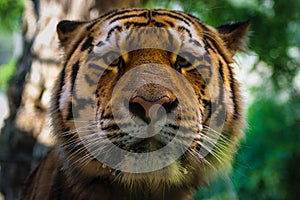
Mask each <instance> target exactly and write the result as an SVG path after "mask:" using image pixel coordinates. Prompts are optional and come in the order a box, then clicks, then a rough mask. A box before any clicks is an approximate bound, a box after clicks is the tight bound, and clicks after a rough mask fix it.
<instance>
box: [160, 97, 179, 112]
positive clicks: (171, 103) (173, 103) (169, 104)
mask: <svg viewBox="0 0 300 200" xmlns="http://www.w3.org/2000/svg"><path fill="white" fill-rule="evenodd" d="M162 106H163V107H164V109H165V110H166V112H167V113H170V112H171V111H172V110H174V109H175V108H176V107H177V106H178V99H177V98H176V99H175V100H173V101H168V102H165V103H163V104H162Z"/></svg>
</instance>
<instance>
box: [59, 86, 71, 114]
mask: <svg viewBox="0 0 300 200" xmlns="http://www.w3.org/2000/svg"><path fill="white" fill-rule="evenodd" d="M70 94H71V85H70V83H69V82H67V83H66V84H65V85H64V86H63V91H62V93H61V95H60V99H59V110H60V111H62V110H63V108H64V106H65V104H66V102H67V100H68V98H69V97H70Z"/></svg>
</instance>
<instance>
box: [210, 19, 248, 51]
mask: <svg viewBox="0 0 300 200" xmlns="http://www.w3.org/2000/svg"><path fill="white" fill-rule="evenodd" d="M249 26H250V20H247V21H245V22H231V23H228V24H224V25H221V26H219V27H217V28H216V29H217V31H218V32H219V33H220V35H221V38H222V39H223V41H224V42H225V45H226V47H227V48H228V49H229V51H230V53H231V55H232V56H233V55H234V54H235V53H236V52H237V51H246V50H247V47H246V40H247V35H248V30H249Z"/></svg>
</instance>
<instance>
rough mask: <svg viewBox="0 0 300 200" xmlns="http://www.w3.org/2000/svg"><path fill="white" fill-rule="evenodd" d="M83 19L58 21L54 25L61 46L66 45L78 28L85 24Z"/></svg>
mask: <svg viewBox="0 0 300 200" xmlns="http://www.w3.org/2000/svg"><path fill="white" fill-rule="evenodd" d="M85 23H86V22H85V21H69V20H63V21H60V22H59V23H58V24H57V26H56V32H57V35H58V39H59V41H60V44H61V46H62V47H67V46H68V45H69V44H70V42H71V40H73V39H74V37H75V35H76V34H77V33H78V30H79V29H80V28H81V27H82V26H83V25H84V24H85Z"/></svg>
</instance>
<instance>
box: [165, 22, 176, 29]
mask: <svg viewBox="0 0 300 200" xmlns="http://www.w3.org/2000/svg"><path fill="white" fill-rule="evenodd" d="M165 22H166V23H167V24H169V26H170V27H172V28H173V27H174V23H173V22H170V21H168V20H165Z"/></svg>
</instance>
